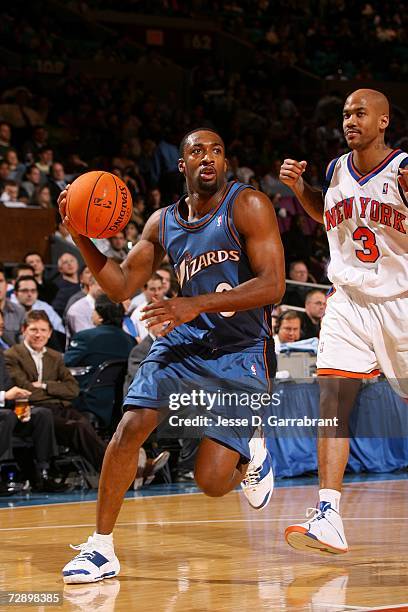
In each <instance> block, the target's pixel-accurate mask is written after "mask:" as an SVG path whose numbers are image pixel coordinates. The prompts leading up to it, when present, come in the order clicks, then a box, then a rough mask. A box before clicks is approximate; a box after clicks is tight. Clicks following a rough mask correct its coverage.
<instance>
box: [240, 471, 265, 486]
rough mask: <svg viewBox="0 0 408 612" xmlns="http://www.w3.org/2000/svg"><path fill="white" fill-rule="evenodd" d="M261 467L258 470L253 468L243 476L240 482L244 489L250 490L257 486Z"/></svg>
mask: <svg viewBox="0 0 408 612" xmlns="http://www.w3.org/2000/svg"><path fill="white" fill-rule="evenodd" d="M261 469H262V466H260V467H258V468H253V469H252V470H250V471H249V472H247V473H246V474H245V478H244V479H243V481H242V484H243V485H244V487H251V488H252V489H256V487H257V485H258V484H259V476H260V473H261Z"/></svg>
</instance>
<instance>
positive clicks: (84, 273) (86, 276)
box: [63, 266, 92, 321]
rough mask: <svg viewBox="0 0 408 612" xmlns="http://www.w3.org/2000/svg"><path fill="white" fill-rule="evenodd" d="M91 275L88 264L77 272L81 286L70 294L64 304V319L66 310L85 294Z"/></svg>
mask: <svg viewBox="0 0 408 612" xmlns="http://www.w3.org/2000/svg"><path fill="white" fill-rule="evenodd" d="M91 276H92V272H91V271H90V269H89V268H88V266H84V267H83V268H82V270H81V272H80V273H79V284H80V286H81V288H80V290H79V291H77V292H76V293H74V294H73V295H71V297H70V298H69V300H68V302H67V305H66V306H65V310H64V317H63V319H64V321H65V320H66V317H67V312H68V310H69V309H70V308H71V306H72V305H73V304H75V302H78V300H81V299H82V298H84V297H85V296H86V295H87V293H88V291H89V281H90V279H91Z"/></svg>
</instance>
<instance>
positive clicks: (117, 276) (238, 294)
mask: <svg viewBox="0 0 408 612" xmlns="http://www.w3.org/2000/svg"><path fill="white" fill-rule="evenodd" d="M179 170H180V172H181V173H183V175H184V177H185V180H186V184H187V195H186V196H183V197H182V198H181V199H180V200H179V201H178V202H177V203H176V204H173V205H171V206H168V207H167V208H164V209H162V210H158V211H156V212H155V213H154V214H153V215H152V216H151V217H150V219H149V220H148V221H147V223H146V226H145V228H144V231H143V235H142V239H141V240H140V242H138V244H137V245H136V246H135V247H134V248H133V249H132V251H131V252H130V253H129V255H128V257H127V258H126V260H125V261H124V262H123V263H122V264H120V265H119V264H118V263H116V262H115V261H114V260H113V259H108V258H106V257H105V256H104V255H102V254H101V253H100V252H99V251H98V250H97V249H96V248H95V246H94V245H93V243H92V241H91V240H90V239H89V238H87V237H85V236H82V235H78V234H77V233H76V232H75V230H74V228H73V227H72V226H70V224H69V220H68V218H67V217H65V206H66V194H67V192H66V191H64V192H62V194H61V196H60V198H59V206H60V211H61V214H62V218H65V221H64V222H65V225H66V227H67V228H68V229H69V231H70V232H71V234H72V236H73V238H74V240H75V242H76V244H77V245H78V247H79V248H80V250H81V253H82V255H83V257H84V259H85V260H86V262H87V264H88V266H89V267H90V269H91V270H92V273H93V274H94V276H95V278H96V279H97V281H98V283H99V284H100V285H101V287H102V289H103V290H104V291H105V292H106V293H107V294H108V295H109V296H110V297H111V298H112V299H113V300H115V301H118V302H119V301H123V300H125V299H126V298H129V297H131V296H133V295H135V293H136V292H137V291H138V290H140V288H141V287H143V285H144V284H145V283H146V282H147V280H148V279H149V278H150V277H151V275H152V273H153V272H154V271H155V270H156V269H157V268H158V266H159V265H160V262H161V260H162V259H163V257H164V255H165V254H166V253H167V255H168V257H169V260H170V262H171V263H172V265H173V266H174V269H175V272H176V274H177V276H178V279H179V283H180V287H181V293H182V297H176V298H172V299H168V300H162V301H157V302H155V303H154V304H153V305H150V306H148V307H146V308H145V315H144V318H145V321H146V323H147V325H149V326H155V329H157V325H161V326H162V332H161V337H159V338H158V339H157V340H156V341H155V342H154V343H153V345H152V348H151V351H150V353H149V355H148V356H147V358H146V359H145V361H144V362H143V363H142V365H141V366H140V368H139V370H138V373H137V375H136V377H135V379H134V381H133V383H132V385H131V386H130V388H129V392H128V394H127V397H126V398H125V400H124V411H125V414H124V416H123V418H122V420H121V422H120V424H119V426H118V428H117V431H116V433H115V434H114V436H113V438H112V440H111V442H110V444H109V446H108V448H107V451H106V454H105V459H104V463H103V468H102V473H101V479H100V484H99V496H98V506H97V525H96V532H95V533H94V534H93V535H92V536H90V537H89V539H88V541H87V542H86V543H85V544H81V545H80V546H79V550H80V553H79V554H78V555H77V556H76V557H75V558H74V559H73V560H72V561H71V562H69V563H68V564H67V565H66V566H65V567H64V569H63V578H64V581H65V582H66V583H79V582H94V581H97V580H101V579H103V578H110V577H113V576H115V575H117V574H118V573H119V570H120V565H119V561H118V559H117V557H116V556H115V552H114V548H113V539H112V531H113V527H114V525H115V522H116V519H117V516H118V514H119V511H120V508H121V505H122V501H123V497H124V495H125V493H126V491H127V490H128V488H129V486H130V484H131V483H132V481H133V479H134V478H135V473H136V467H137V458H138V455H139V448H140V446H141V445H142V444H143V442H144V441H145V440H146V438H147V437H148V436H149V434H150V433H151V432H152V431H153V430H154V429H155V428H156V427H157V425H158V424H159V422H160V418H161V411H162V409H164V408H166V406H167V405H168V402H169V386H170V389H171V390H173V391H174V390H177V389H178V386H177V385H178V383H180V385H182V384H184V383H186V384H190V383H193V384H197V385H198V386H199V387H200V388H204V389H205V388H206V385H207V384H216V383H217V382H218V381H219V382H220V385H221V387H222V388H224V386H226V387H227V388H228V389H229V390H230V391H231V390H233V389H234V388H237V389H238V390H239V389H242V385H244V386H245V389H246V390H248V389H250V390H254V391H255V392H266V391H267V390H268V383H269V382H270V379H271V378H272V377H273V376H274V372H275V363H276V362H275V354H274V347H273V340H272V335H271V328H270V321H271V304H274V303H277V302H279V301H280V300H281V298H282V296H283V293H284V289H285V273H284V257H283V249H282V243H281V239H280V234H279V230H278V225H277V221H276V217H275V212H274V209H273V206H272V204H271V202H270V200H269V199H268V198H267V197H266V196H265V195H264V194H263V193H260V192H258V191H255V190H254V189H252V188H250V187H248V186H247V185H243V184H241V183H238V182H231V183H227V182H226V171H227V161H226V158H225V147H224V143H223V140H222V138H221V137H220V136H219V134H217V133H216V132H214V131H211V130H208V129H197V130H194V131H192V132H190V133H189V134H187V135H186V136H185V137H184V139H183V141H182V143H181V150H180V160H179ZM242 381H244V382H242ZM252 414H253V412H252V411H251V408H250V407H243V406H241V405H233V406H228V405H227V406H222V405H220V403H218V404H216V405H215V406H214V407H213V408H212V410H211V415H212V416H211V418H210V421H211V422H210V426H209V427H208V428H206V430H205V432H204V437H203V439H202V441H201V443H200V448H199V451H198V456H197V461H196V467H195V478H196V481H197V483H198V485H199V487H200V488H201V489H202V491H203V492H204V493H206V494H207V495H210V496H214V497H219V496H223V495H225V494H226V493H228V492H230V491H232V490H234V489H235V488H236V487H237V486H238V485H239V484H241V486H242V488H243V490H244V493H245V495H246V497H247V499H248V501H249V503H250V504H251V506H252V507H254V508H263V507H265V506H266V504H267V503H268V502H269V499H270V496H271V493H272V489H273V473H272V464H271V458H270V456H269V453H268V451H267V450H266V448H265V444H264V440H263V438H261V437H259V436H256V435H253V434H254V428H252V429H251V428H250V432H249V435H248V436H247V435H246V434H247V433H248V429H247V430H245V431H244V432H243V430H242V428H240V427H234V425H233V424H231V425H230V424H229V423H230V421H227V423H226V424H223V421H222V419H223V418H227V419H228V417H241V418H243V417H248V418H250V417H251V415H252ZM258 414H260V413H258ZM219 419H220V421H221V425H217V423H218V421H219ZM231 420H232V419H231ZM214 425H217V426H214Z"/></svg>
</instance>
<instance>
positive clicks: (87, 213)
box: [85, 170, 105, 234]
mask: <svg viewBox="0 0 408 612" xmlns="http://www.w3.org/2000/svg"><path fill="white" fill-rule="evenodd" d="M104 174H105V172H104V171H103V170H101V173H100V175H99V176H98V178H97V179H96V182H95V185H94V186H93V188H92V191H91V195H90V196H89V199H88V206H87V208H86V217H85V234H88V215H89V206H90V204H91V200H92V196H93V194H94V191H95V189H96V186H97V184H98V183H99V179H100V178H101V177H102V176H103V175H104Z"/></svg>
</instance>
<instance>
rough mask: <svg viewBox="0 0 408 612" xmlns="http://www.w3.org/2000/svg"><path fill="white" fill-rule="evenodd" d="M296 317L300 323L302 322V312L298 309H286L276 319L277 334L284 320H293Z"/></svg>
mask: <svg viewBox="0 0 408 612" xmlns="http://www.w3.org/2000/svg"><path fill="white" fill-rule="evenodd" d="M294 319H299V321H300V324H302V320H303V318H302V313H301V312H298V311H297V310H285V312H283V313H282V314H281V315H279V317H278V318H277V319H276V325H275V330H274V331H275V333H276V334H277V333H278V332H279V330H280V328H281V325H282V323H283V321H292V320H294Z"/></svg>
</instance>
